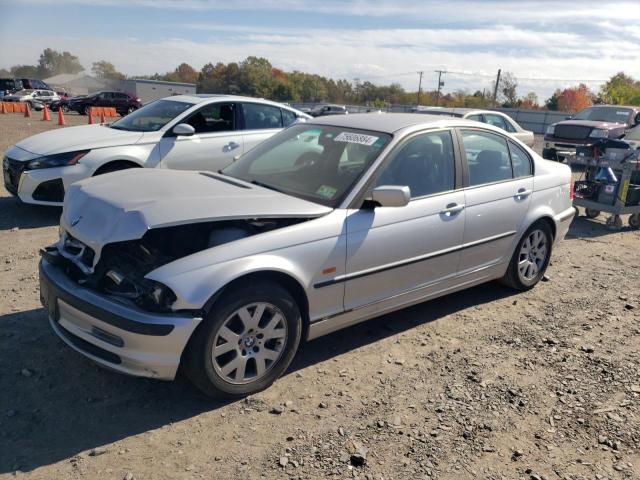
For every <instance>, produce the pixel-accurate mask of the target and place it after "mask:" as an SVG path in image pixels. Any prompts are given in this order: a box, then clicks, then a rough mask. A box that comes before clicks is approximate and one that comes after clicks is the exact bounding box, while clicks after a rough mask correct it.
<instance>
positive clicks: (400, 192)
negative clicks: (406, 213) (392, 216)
mask: <svg viewBox="0 0 640 480" xmlns="http://www.w3.org/2000/svg"><path fill="white" fill-rule="evenodd" d="M409 200H411V190H410V189H409V187H407V186H400V185H382V186H380V187H376V188H374V189H373V192H371V202H373V203H374V204H377V205H380V206H381V207H404V206H406V205H407V204H408V203H409Z"/></svg>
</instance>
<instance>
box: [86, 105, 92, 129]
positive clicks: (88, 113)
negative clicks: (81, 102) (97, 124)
mask: <svg viewBox="0 0 640 480" xmlns="http://www.w3.org/2000/svg"><path fill="white" fill-rule="evenodd" d="M87 115H89V125H93V108H89V111H88V112H87Z"/></svg>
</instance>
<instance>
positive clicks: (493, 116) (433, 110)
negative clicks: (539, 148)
mask: <svg viewBox="0 0 640 480" xmlns="http://www.w3.org/2000/svg"><path fill="white" fill-rule="evenodd" d="M416 113H426V114H427V115H446V116H448V117H458V118H464V119H465V120H474V121H476V122H482V123H487V124H489V125H493V126H494V127H498V128H500V129H502V130H504V131H505V132H509V133H510V134H511V135H513V136H514V137H516V138H517V139H518V140H520V141H521V142H522V143H524V144H525V145H526V146H527V147H532V148H533V143H534V135H533V132H531V131H529V130H525V129H524V128H522V127H521V126H520V125H518V122H516V121H515V120H514V119H513V118H511V117H510V116H509V115H505V114H504V113H502V112H496V111H493V110H479V109H476V108H443V107H418V108H417V109H416Z"/></svg>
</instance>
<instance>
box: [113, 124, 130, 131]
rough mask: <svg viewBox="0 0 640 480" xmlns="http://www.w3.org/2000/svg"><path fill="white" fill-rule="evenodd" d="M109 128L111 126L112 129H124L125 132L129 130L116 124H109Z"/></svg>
mask: <svg viewBox="0 0 640 480" xmlns="http://www.w3.org/2000/svg"><path fill="white" fill-rule="evenodd" d="M109 128H113V129H114V130H124V131H126V132H128V131H129V129H128V128H124V127H118V126H117V125H109Z"/></svg>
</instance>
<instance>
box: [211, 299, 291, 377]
mask: <svg viewBox="0 0 640 480" xmlns="http://www.w3.org/2000/svg"><path fill="white" fill-rule="evenodd" d="M287 334H288V331H287V322H286V320H285V317H284V314H283V313H282V311H280V309H279V308H278V307H276V306H275V305H272V304H270V303H266V302H260V303H251V304H248V305H245V306H243V307H241V308H239V309H237V310H236V311H235V312H233V313H232V314H231V315H229V316H228V317H227V318H226V319H225V321H224V322H223V323H222V326H221V327H220V329H219V330H218V332H217V333H216V337H215V339H214V342H213V347H212V349H211V359H212V361H213V368H214V370H215V371H216V373H217V374H218V375H219V376H220V378H222V379H224V380H225V381H226V382H229V383H231V384H234V385H243V384H247V383H250V382H255V381H256V380H259V379H261V378H263V377H264V376H265V375H266V374H267V373H268V372H269V371H270V370H271V369H272V368H273V366H274V365H275V364H276V363H277V362H278V360H279V359H280V357H281V356H282V354H283V352H284V349H285V348H284V347H285V345H286V342H287Z"/></svg>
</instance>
